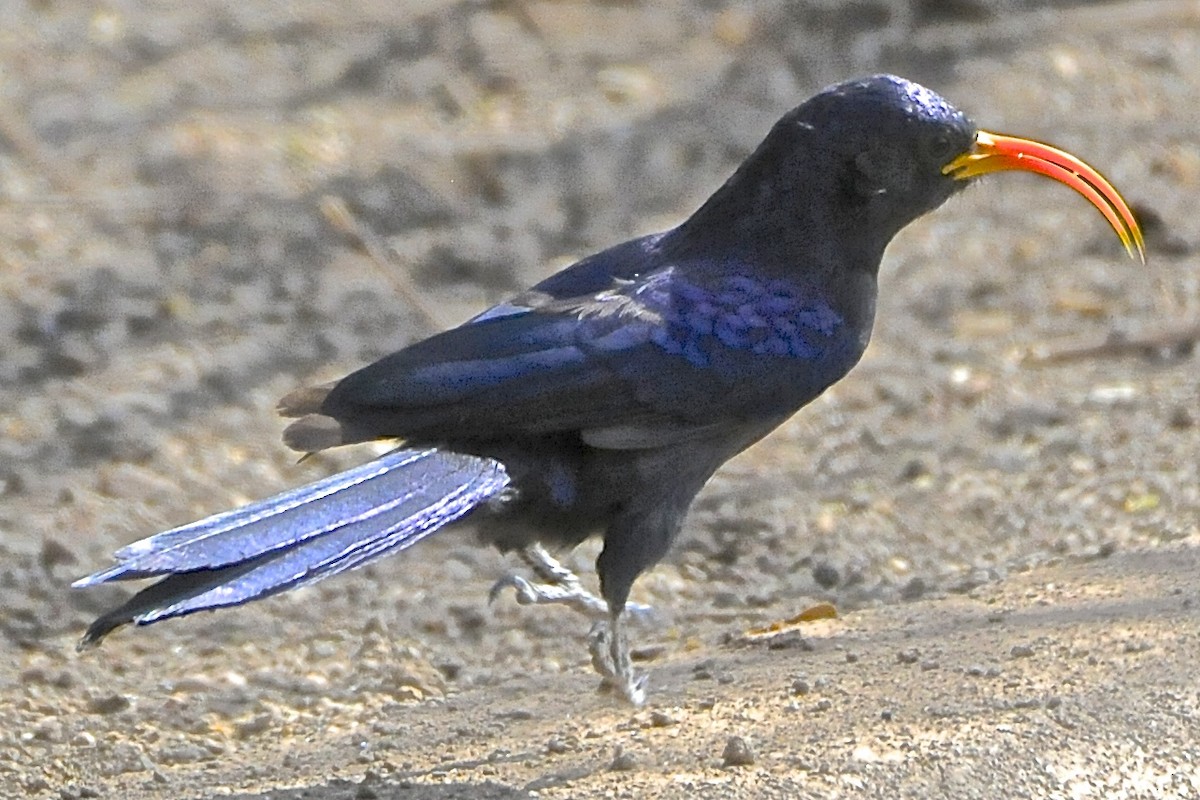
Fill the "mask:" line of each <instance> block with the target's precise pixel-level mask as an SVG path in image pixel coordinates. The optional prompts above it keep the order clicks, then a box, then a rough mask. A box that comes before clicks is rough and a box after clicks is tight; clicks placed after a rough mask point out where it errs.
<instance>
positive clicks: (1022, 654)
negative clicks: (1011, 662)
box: [1008, 644, 1033, 658]
mask: <svg viewBox="0 0 1200 800" xmlns="http://www.w3.org/2000/svg"><path fill="white" fill-rule="evenodd" d="M1008 653H1009V655H1011V656H1012V657H1013V658H1029V657H1031V656H1032V655H1033V648H1032V647H1030V646H1029V645H1027V644H1014V645H1013V646H1012V649H1011V650H1009V651H1008Z"/></svg>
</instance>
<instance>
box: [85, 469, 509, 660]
mask: <svg viewBox="0 0 1200 800" xmlns="http://www.w3.org/2000/svg"><path fill="white" fill-rule="evenodd" d="M507 485H508V475H507V473H506V472H505V471H504V467H503V466H502V465H501V464H500V463H499V462H497V461H494V460H491V459H485V458H477V457H475V456H467V455H462V454H459V453H445V452H440V451H436V450H396V451H394V452H391V453H388V454H387V455H385V456H383V457H382V458H379V459H376V460H375V461H371V462H369V463H367V464H363V465H362V466H359V467H355V468H354V469H350V470H347V471H345V472H341V473H338V474H337V475H333V476H331V477H329V478H326V479H324V480H321V481H317V482H315V483H311V484H309V485H307V486H302V487H300V488H298V489H293V490H291V491H288V492H284V493H282V494H279V495H276V496H274V497H271V498H268V499H266V500H261V501H259V502H257V503H252V504H250V505H248V506H244V507H242V508H239V509H236V510H234V511H228V512H225V513H222V514H216V515H214V516H211V517H208V518H207V519H202V520H200V521H199V522H193V523H191V524H189V525H184V526H182V527H179V528H174V529H172V530H169V531H165V532H163V533H160V534H157V535H155V536H151V537H149V538H147V539H143V540H141V541H139V542H134V543H133V544H131V545H129V546H127V547H124V548H122V549H121V550H119V551H117V553H116V554H115V556H114V557H115V558H116V560H117V562H118V563H117V564H115V565H114V566H112V567H110V568H108V569H105V570H101V571H99V572H96V573H94V574H92V575H88V576H87V577H85V578H81V579H79V580H78V581H76V582H75V583H74V586H76V587H86V586H94V585H96V584H100V583H108V582H111V581H123V580H134V579H138V578H149V577H158V576H164V575H165V576H166V577H165V578H163V580H161V581H159V582H158V583H156V584H154V585H153V586H150V587H147V588H146V589H144V590H142V591H141V592H139V593H138V594H136V595H134V596H133V597H131V598H130V599H129V600H128V601H126V602H125V603H124V604H123V605H122V606H120V607H119V608H116V609H114V610H113V611H110V612H109V613H107V614H105V615H104V616H102V617H100V618H99V619H97V620H96V621H95V622H93V623H92V625H91V626H90V627H89V628H88V630H87V633H85V634H84V637H83V639H82V640H81V641H80V643H79V646H80V647H81V648H84V647H88V646H90V645H94V644H97V643H98V642H99V641H100V640H101V639H103V638H104V637H105V636H106V635H107V634H108V633H110V632H111V631H112V630H113V629H115V628H117V627H119V626H121V625H124V624H126V623H128V622H136V623H138V624H140V625H148V624H150V623H152V622H157V621H159V620H162V619H169V618H171V617H179V616H183V615H185V614H190V613H192V612H194V611H201V610H204V609H214V608H222V607H225V606H235V605H240V604H242V603H246V602H249V601H250V600H254V599H257V598H260V597H266V596H268V595H272V594H276V593H278V592H282V591H286V590H288V589H294V588H297V587H299V586H305V585H307V584H310V583H313V582H315V581H318V580H321V579H322V578H326V577H329V576H330V575H336V574H337V573H339V572H344V571H346V570H348V569H353V568H355V567H358V566H361V565H362V564H364V563H366V562H368V561H371V560H373V559H375V558H379V557H380V556H382V555H385V554H386V553H389V552H392V551H395V550H402V549H404V548H406V547H409V546H411V545H412V544H415V543H416V542H418V541H420V540H421V539H423V538H425V537H426V536H428V535H429V534H431V533H433V532H434V531H436V530H438V529H439V528H441V527H442V526H444V525H446V524H448V523H450V522H453V521H454V520H456V519H459V518H460V517H462V516H463V515H464V514H466V513H468V512H469V511H471V510H472V509H474V508H475V507H477V506H479V505H480V504H481V503H483V502H485V501H486V500H488V499H489V498H492V497H495V496H496V495H497V494H499V493H500V492H501V491H503V490H504V488H505V487H506V486H507Z"/></svg>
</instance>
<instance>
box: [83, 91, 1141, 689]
mask: <svg viewBox="0 0 1200 800" xmlns="http://www.w3.org/2000/svg"><path fill="white" fill-rule="evenodd" d="M1004 169H1022V170H1027V171H1034V172H1040V173H1042V174H1046V175H1049V176H1051V177H1054V178H1056V179H1058V180H1060V181H1062V182H1064V183H1067V184H1068V185H1071V186H1072V187H1073V188H1075V189H1077V190H1078V191H1080V192H1081V193H1083V194H1084V195H1085V196H1087V197H1088V199H1089V200H1091V201H1092V202H1093V203H1095V204H1096V205H1097V207H1098V208H1100V210H1101V211H1102V213H1104V214H1105V216H1106V217H1107V218H1108V219H1109V221H1110V222H1111V223H1112V224H1113V226H1114V227H1115V228H1116V229H1117V232H1118V234H1119V235H1120V236H1121V238H1122V241H1123V242H1125V244H1126V246H1127V247H1128V248H1130V251H1131V252H1134V249H1135V248H1136V250H1137V252H1138V253H1139V254H1140V252H1141V234H1140V232H1139V231H1138V228H1137V225H1136V223H1135V222H1134V221H1133V218H1132V216H1131V215H1130V213H1129V210H1128V208H1127V207H1126V206H1125V205H1124V203H1123V201H1121V199H1120V197H1119V195H1117V193H1116V191H1115V190H1114V189H1112V187H1111V186H1110V185H1109V184H1108V183H1107V182H1105V181H1104V179H1103V178H1101V177H1100V176H1099V175H1098V174H1097V173H1096V172H1095V171H1094V170H1092V169H1090V168H1089V167H1087V166H1086V165H1085V164H1083V163H1082V162H1079V161H1078V160H1077V159H1074V158H1072V157H1070V156H1068V155H1067V154H1065V153H1062V152H1061V151H1058V150H1054V149H1053V148H1050V147H1048V146H1046V145H1040V144H1037V143H1034V142H1029V141H1027V140H1023V139H1015V138H1013V137H1006V136H1000V135H997V134H990V133H986V132H983V131H978V130H977V129H976V128H975V127H974V125H972V123H971V122H970V121H969V120H968V119H967V118H966V117H965V116H964V115H963V114H962V113H960V112H959V111H957V110H955V109H954V108H953V107H952V106H950V104H948V103H947V102H946V101H945V100H943V99H942V98H940V97H938V96H937V95H936V94H934V93H933V92H931V91H929V90H928V89H925V88H923V87H921V86H918V85H916V84H913V83H910V82H908V81H906V80H903V79H901V78H896V77H893V76H887V75H883V76H876V77H872V78H867V79H865V80H859V81H854V82H850V83H845V84H841V85H838V86H834V87H832V88H829V89H827V90H825V91H823V92H821V93H820V94H818V95H816V96H815V97H813V98H812V99H810V100H808V101H807V102H806V103H804V104H803V105H801V106H799V107H798V108H796V109H794V110H793V111H791V112H789V113H788V114H787V115H786V116H784V117H783V118H782V119H781V120H780V121H779V122H778V123H776V125H775V126H774V127H773V128H772V130H771V131H770V133H769V134H768V135H767V138H766V139H765V140H764V141H763V143H762V144H761V145H760V146H759V147H758V149H757V150H756V151H755V152H754V153H753V154H752V155H751V156H750V157H749V158H747V159H746V161H745V163H743V164H742V166H741V167H740V168H739V169H738V170H737V172H736V173H735V174H734V175H733V176H732V177H731V178H730V179H729V180H728V181H727V182H726V183H725V185H724V186H722V187H721V188H720V189H718V190H717V192H716V193H715V194H714V195H713V196H712V197H711V198H710V199H709V200H708V201H707V202H706V203H705V204H704V205H703V206H702V207H701V208H700V209H699V210H697V211H696V212H695V213H694V214H693V215H692V216H691V217H690V218H688V219H687V220H686V221H685V222H683V223H682V224H681V225H679V226H678V227H676V228H673V229H671V230H669V231H666V232H663V233H656V234H652V235H650V236H644V237H642V238H640V239H634V240H632V241H629V242H625V243H624V244H620V245H617V246H616V247H612V248H610V249H608V250H605V251H603V252H601V253H597V254H596V255H593V256H590V257H589V258H585V259H583V260H582V261H580V262H578V263H576V264H574V265H572V266H571V267H569V268H567V269H565V270H563V271H562V272H560V273H558V274H556V275H554V276H552V277H550V278H548V279H547V280H545V281H543V282H542V283H540V284H538V285H537V286H535V287H533V288H532V289H530V290H528V291H526V292H525V293H523V294H521V295H519V296H517V297H515V298H513V299H511V300H509V301H508V302H505V303H502V304H500V305H498V306H496V307H494V308H492V309H490V310H488V311H486V312H484V313H483V314H481V315H479V316H477V317H475V318H474V319H472V320H471V321H469V322H467V323H466V324H464V325H461V326H460V327H457V328H454V329H452V330H449V331H446V332H444V333H441V334H438V335H436V336H433V337H431V338H429V339H426V340H424V341H421V342H418V343H416V344H414V345H412V346H410V347H407V348H405V349H403V350H401V351H399V352H397V353H393V354H392V355H390V356H387V357H386V358H383V359H381V360H379V361H377V362H375V363H374V364H371V365H369V366H367V367H364V368H362V369H360V370H358V371H357V372H354V373H352V374H350V375H348V376H347V377H345V378H344V379H342V380H341V381H339V382H338V383H336V384H334V385H332V386H329V387H319V388H314V389H307V390H301V391H298V392H295V393H293V394H291V395H289V396H288V397H286V398H284V399H283V401H282V402H281V404H280V410H281V412H282V413H283V414H285V415H286V416H290V417H295V418H296V420H295V421H294V422H293V423H292V424H291V425H290V426H289V427H288V429H287V431H286V433H285V434H284V436H285V440H286V441H287V443H288V445H289V446H291V447H293V448H295V449H297V450H301V451H304V452H313V451H317V450H322V449H325V448H328V447H333V446H337V445H343V444H351V443H354V442H365V441H370V440H376V439H395V440H399V442H401V444H402V448H401V449H399V450H396V451H394V452H392V453H390V454H389V455H386V456H384V457H382V458H380V459H377V460H375V461H371V462H369V463H367V464H365V465H363V466H361V467H357V468H355V469H352V470H349V471H347V472H344V473H340V474H338V475H334V476H333V477H331V478H328V479H326V480H323V481H319V482H317V483H314V484H311V485H309V486H305V487H302V488H300V489H295V490H292V491H289V492H286V493H284V494H281V495H278V496H276V497H272V498H270V499H267V500H264V501H261V502H258V503H254V504H252V505H250V506H247V507H245V508H241V509H238V510H236V511H231V512H227V513H223V514H218V515H216V516H214V517H210V518H208V519H205V520H202V521H200V522H196V523H193V524H191V525H186V526H183V527H181V528H176V529H174V530H171V531H167V532H165V533H160V534H158V535H157V536H152V537H150V538H148V539H145V540H143V541H140V542H136V543H134V544H132V545H129V546H128V547H125V548H124V549H122V550H120V551H118V552H117V553H116V561H117V564H116V565H115V566H113V567H111V568H109V569H106V570H103V571H101V572H97V573H96V574H94V575H91V576H89V577H87V578H83V579H82V580H80V581H78V582H77V583H76V585H77V586H91V585H94V584H98V583H104V582H107V581H114V580H131V579H140V578H150V577H160V576H164V577H162V580H160V581H159V582H158V583H156V584H154V585H152V586H150V587H149V588H146V589H144V590H143V591H142V592H140V593H139V594H137V595H135V596H134V597H132V598H131V599H130V600H128V601H127V602H126V603H125V604H124V605H122V606H121V607H120V608H117V609H115V610H114V611H112V612H110V613H108V614H105V615H104V616H102V617H101V618H100V619H98V620H96V622H95V623H93V624H92V626H91V627H90V628H89V629H88V631H87V634H86V635H85V637H84V639H83V642H82V644H83V645H87V644H91V643H95V642H98V641H99V640H100V639H101V638H103V637H104V636H105V635H106V634H108V633H109V632H110V631H111V630H113V629H114V628H116V627H118V626H120V625H122V624H125V623H127V622H136V623H140V624H148V623H152V622H157V621H158V620H161V619H167V618H170V617H177V616H182V615H184V614H189V613H191V612H193V611H199V610H202V609H212V608H218V607H221V606H231V605H238V604H241V603H244V602H247V601H249V600H253V599H256V598H259V597H264V596H267V595H270V594H274V593H276V592H280V591H284V590H286V589H292V588H295V587H297V586H302V585H305V584H309V583H312V582H314V581H317V580H320V579H321V578H324V577H326V576H328V575H332V574H335V573H338V572H342V571H344V570H347V569H352V568H354V567H357V566H359V565H361V564H363V563H365V562H367V561H369V560H371V559H374V558H377V557H379V556H382V555H384V554H387V553H390V552H392V551H395V550H401V549H404V548H406V547H408V546H410V545H412V544H414V543H415V542H417V541H419V540H420V539H422V538H424V537H425V536H427V535H429V534H431V533H433V532H435V531H437V530H438V529H439V528H441V527H442V526H444V525H446V524H448V523H450V522H453V521H455V520H459V519H462V518H466V517H468V516H469V518H470V519H471V520H472V521H473V522H475V523H478V527H479V530H480V532H481V536H482V537H483V538H484V539H485V540H487V541H490V542H493V543H495V544H496V545H498V546H499V547H501V548H504V549H520V550H522V551H523V552H524V553H525V555H526V558H527V560H528V561H529V563H530V564H531V566H532V567H533V568H534V571H535V573H536V574H537V576H538V577H539V578H540V579H541V581H542V583H540V584H535V583H532V582H529V581H526V580H524V579H522V578H517V577H512V578H509V579H507V580H506V581H503V582H502V583H501V584H500V585H501V586H511V587H513V588H515V589H516V590H517V594H518V597H519V599H521V600H522V601H523V602H566V603H568V604H571V605H573V606H575V607H576V608H579V609H581V610H583V611H585V612H587V613H589V614H592V615H594V616H603V618H604V620H605V624H603V625H602V626H600V627H598V628H597V629H596V632H595V635H594V636H593V638H592V655H593V662H594V663H595V665H596V668H597V669H598V670H599V671H600V672H601V674H602V675H603V676H604V680H605V684H606V685H607V686H609V687H610V688H613V689H615V690H617V691H618V692H619V693H621V694H622V695H623V696H625V697H626V698H628V699H630V700H631V701H633V702H640V701H641V699H642V698H643V696H644V687H643V684H644V679H643V678H642V677H641V676H638V675H636V674H635V673H634V671H633V668H632V665H631V664H630V660H629V654H628V647H627V645H626V642H625V638H624V636H623V634H622V629H621V621H622V618H623V614H624V613H625V609H626V603H627V600H628V597H629V591H630V587H631V585H632V584H633V582H634V580H635V579H636V578H637V576H638V575H639V574H641V573H642V572H643V571H644V570H646V569H647V568H649V567H650V566H652V565H653V564H655V563H656V562H657V561H658V560H659V559H661V558H662V557H663V556H664V555H665V554H666V553H667V551H668V549H669V548H670V546H671V543H672V541H673V540H674V539H675V537H676V535H677V534H678V533H679V530H680V527H681V525H682V523H683V519H684V516H685V514H686V512H687V509H688V506H689V505H690V504H691V502H692V499H693V498H694V497H695V496H696V493H697V492H699V491H700V489H701V487H702V486H704V484H705V482H706V481H707V480H708V479H709V477H711V476H712V474H713V472H715V471H716V470H717V468H719V467H720V466H721V464H723V463H724V462H725V461H726V460H727V459H729V458H730V457H731V456H733V455H735V454H736V453H738V452H740V451H741V450H743V449H745V448H746V447H747V446H749V445H750V444H752V443H753V442H755V441H757V440H759V439H761V438H762V437H763V436H765V435H767V434H768V433H770V432H771V430H773V429H774V428H775V427H776V426H778V425H779V424H780V423H781V422H783V421H784V420H786V419H787V418H788V417H789V416H791V415H792V414H793V413H795V412H796V410H797V409H799V408H801V407H803V406H804V405H806V404H807V403H809V402H811V401H812V400H813V399H814V398H816V397H817V396H818V395H820V394H821V393H822V392H823V391H825V389H826V388H828V387H829V386H830V385H831V384H833V383H834V382H835V381H837V380H839V379H840V378H842V377H843V376H844V375H845V374H846V373H847V372H849V370H850V369H851V368H852V367H853V366H854V365H855V363H856V362H857V361H858V360H859V358H860V357H861V356H862V354H863V350H864V349H865V348H866V346H867V342H868V340H869V338H870V335H871V326H872V323H873V321H874V317H875V296H876V277H877V273H878V270H879V265H880V260H881V258H882V256H883V252H884V249H885V248H886V247H887V245H888V242H889V241H890V240H891V239H892V237H893V236H894V235H895V234H896V233H897V232H898V231H899V230H900V229H901V228H903V227H904V226H905V225H907V224H908V223H909V222H911V221H912V220H914V219H916V218H917V217H918V216H920V215H922V214H924V213H925V212H927V211H930V210H932V209H934V208H936V207H937V206H939V205H941V204H942V203H943V202H945V201H946V200H947V199H948V198H949V197H950V196H951V195H953V194H954V193H955V192H957V191H958V190H959V189H960V188H962V187H963V186H964V185H965V182H964V180H963V179H965V178H969V177H973V176H975V175H979V174H983V173H986V172H993V171H997V170H1004ZM593 535H600V536H602V537H603V539H604V548H603V551H602V553H601V554H600V557H599V560H598V561H597V570H598V572H599V576H600V587H601V595H602V597H603V599H602V600H601V599H599V598H594V597H591V596H590V595H588V594H586V593H585V592H584V591H583V590H582V589H581V588H580V586H579V584H578V581H577V579H576V578H575V577H574V576H573V575H571V573H570V572H568V571H566V570H565V569H563V568H562V567H560V566H559V565H558V564H557V563H556V562H555V561H554V560H553V558H551V557H550V555H549V554H548V553H547V551H546V550H545V549H543V547H542V546H543V545H548V546H550V547H551V548H561V547H571V546H574V545H576V544H578V543H579V542H581V541H583V540H584V539H585V538H587V537H589V536H593Z"/></svg>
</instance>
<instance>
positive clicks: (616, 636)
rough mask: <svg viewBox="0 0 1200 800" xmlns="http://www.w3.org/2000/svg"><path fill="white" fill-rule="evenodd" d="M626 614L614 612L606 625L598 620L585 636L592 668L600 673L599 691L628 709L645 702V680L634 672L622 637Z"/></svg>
mask: <svg viewBox="0 0 1200 800" xmlns="http://www.w3.org/2000/svg"><path fill="white" fill-rule="evenodd" d="M625 616H626V615H625V613H624V612H622V611H613V612H612V613H611V614H609V618H608V620H607V621H604V620H600V621H598V622H597V623H596V624H595V625H593V626H592V631H591V633H589V634H588V650H589V652H591V654H592V666H593V667H595V669H596V672H599V673H600V677H601V680H600V690H601V691H608V692H616V693H617V694H619V695H620V696H621V697H623V698H625V700H626V701H628V702H629V703H630V704H631V705H634V706H640V705H642V704H643V703H645V702H646V676H645V675H641V674H638V673H637V672H634V669H633V658H632V657H631V656H630V654H629V641H628V639H626V637H625V628H624V621H625Z"/></svg>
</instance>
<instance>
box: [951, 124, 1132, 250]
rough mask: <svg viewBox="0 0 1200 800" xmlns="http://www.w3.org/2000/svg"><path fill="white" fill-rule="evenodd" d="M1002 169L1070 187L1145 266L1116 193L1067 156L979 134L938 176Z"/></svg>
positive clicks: (1048, 148) (1029, 143) (1011, 139)
mask: <svg viewBox="0 0 1200 800" xmlns="http://www.w3.org/2000/svg"><path fill="white" fill-rule="evenodd" d="M1005 170H1021V171H1024V172H1036V173H1038V174H1039V175H1045V176H1046V177H1048V178H1053V179H1054V180H1056V181H1058V182H1060V183H1065V184H1066V185H1067V186H1070V187H1071V188H1072V189H1074V190H1075V191H1077V192H1079V193H1080V194H1081V195H1083V196H1084V197H1086V198H1087V199H1088V201H1089V202H1090V203H1091V204H1092V205H1094V206H1095V207H1096V208H1097V209H1099V210H1100V213H1101V214H1103V215H1104V218H1105V219H1106V220H1108V224H1109V225H1112V227H1113V230H1115V231H1116V232H1117V236H1119V237H1121V244H1123V245H1125V249H1126V250H1127V251H1129V255H1130V257H1132V258H1137V259H1140V260H1141V262H1142V263H1143V264H1145V263H1146V241H1145V239H1144V238H1143V237H1142V229H1141V228H1139V227H1138V224H1137V220H1136V219H1134V217H1133V212H1132V211H1130V210H1129V206H1128V205H1126V203H1125V200H1124V199H1122V198H1121V194H1120V192H1118V191H1117V190H1116V188H1114V187H1113V185H1112V184H1111V183H1109V182H1108V181H1107V180H1105V179H1104V176H1103V175H1101V174H1100V173H1099V172H1097V171H1096V170H1095V169H1093V168H1092V167H1089V166H1088V165H1087V164H1085V163H1083V162H1082V161H1080V160H1079V159H1078V158H1076V157H1075V156H1073V155H1071V154H1070V153H1067V152H1064V151H1062V150H1059V149H1058V148H1056V147H1051V146H1050V145H1048V144H1042V143H1041V142H1035V141H1032V140H1030V139H1019V138H1017V137H1016V136H1005V135H1003V134H999V133H989V132H988V131H979V133H978V134H976V136H975V145H974V146H973V147H972V148H971V149H970V150H968V151H967V152H965V153H963V154H962V155H960V156H958V157H956V158H955V159H954V160H953V161H951V162H950V163H948V164H946V166H944V167H942V174H944V175H949V176H950V177H952V178H954V179H956V180H966V179H967V178H973V177H975V176H976V175H985V174H987V173H989V172H1003V171H1005Z"/></svg>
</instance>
